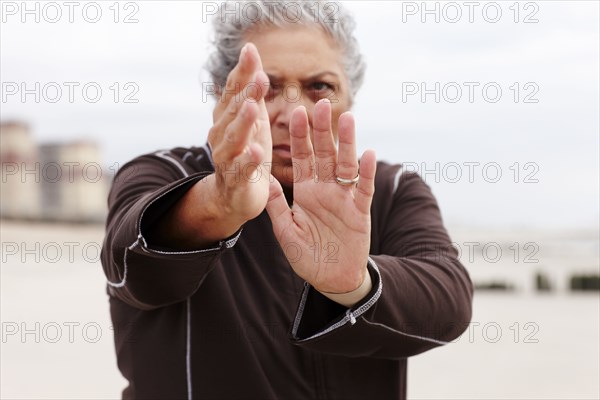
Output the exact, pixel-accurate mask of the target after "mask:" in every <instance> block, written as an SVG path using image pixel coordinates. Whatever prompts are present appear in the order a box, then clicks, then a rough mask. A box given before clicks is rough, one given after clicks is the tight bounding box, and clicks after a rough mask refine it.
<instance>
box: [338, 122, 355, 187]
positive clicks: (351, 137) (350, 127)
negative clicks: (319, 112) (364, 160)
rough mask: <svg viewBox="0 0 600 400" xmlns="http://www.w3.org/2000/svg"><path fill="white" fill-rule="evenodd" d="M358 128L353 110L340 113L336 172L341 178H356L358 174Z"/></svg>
mask: <svg viewBox="0 0 600 400" xmlns="http://www.w3.org/2000/svg"><path fill="white" fill-rule="evenodd" d="M355 132H356V129H355V123H354V117H353V116H352V113H351V112H345V113H343V114H342V115H340V119H339V122H338V137H339V145H338V155H337V171H336V174H337V176H339V177H340V178H344V179H354V178H355V177H356V175H357V174H358V159H357V158H356V134H355ZM350 187H351V186H350Z"/></svg>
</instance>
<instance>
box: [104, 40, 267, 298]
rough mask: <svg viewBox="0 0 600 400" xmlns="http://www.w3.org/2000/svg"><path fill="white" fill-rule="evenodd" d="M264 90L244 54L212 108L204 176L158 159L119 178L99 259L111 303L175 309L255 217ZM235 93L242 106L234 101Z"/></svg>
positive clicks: (261, 171) (261, 76) (256, 66)
mask: <svg viewBox="0 0 600 400" xmlns="http://www.w3.org/2000/svg"><path fill="white" fill-rule="evenodd" d="M265 87H268V78H267V76H266V75H265V73H264V71H262V64H261V61H260V57H259V55H258V52H257V50H256V48H255V47H254V46H253V45H251V44H247V45H246V46H245V47H244V49H242V51H241V53H240V61H239V63H238V65H237V66H236V67H235V68H234V69H233V70H232V72H231V73H230V74H229V77H228V80H227V89H228V90H226V91H224V92H223V95H222V97H221V99H220V100H219V101H218V102H217V105H216V107H215V111H214V121H215V122H214V125H213V127H212V128H211V130H210V132H209V134H208V142H209V144H210V148H211V149H212V154H208V153H207V154H205V155H206V157H207V158H208V157H211V156H212V163H211V164H212V165H211V167H210V168H205V171H204V172H202V173H194V172H195V171H197V170H198V169H193V168H192V169H189V166H186V165H185V163H184V162H183V160H182V159H176V158H174V157H173V154H169V153H166V154H165V152H158V153H156V154H155V155H153V156H148V157H141V158H139V159H136V160H135V161H134V162H132V163H129V164H127V165H126V166H125V167H124V168H123V170H121V171H120V172H119V174H118V175H117V177H116V180H115V183H114V184H113V187H112V190H111V195H110V198H109V209H110V210H109V217H108V221H107V235H106V239H105V242H104V246H103V249H102V264H103V267H104V270H105V273H106V276H107V278H108V285H109V292H110V294H111V295H114V296H116V297H118V298H120V299H121V300H123V301H125V302H126V303H128V304H129V305H132V306H134V307H138V308H142V309H150V308H155V307H160V306H164V305H167V304H171V303H174V302H178V301H182V300H184V299H185V298H187V297H189V296H190V295H192V294H193V293H194V291H195V290H196V289H197V288H198V286H199V285H200V284H201V282H202V281H203V279H204V277H205V276H206V274H208V273H209V272H210V270H211V268H212V266H213V265H214V260H215V259H216V257H217V256H218V254H220V251H221V250H224V249H226V248H228V247H231V246H233V244H234V243H235V241H236V240H237V235H238V234H239V231H240V228H241V226H242V225H243V224H244V223H245V222H246V221H248V220H250V219H253V218H255V217H256V216H258V215H259V214H260V213H261V212H262V211H263V210H264V208H265V204H266V201H267V198H268V195H269V178H270V174H269V172H267V168H266V163H267V162H269V161H270V160H271V151H272V144H271V135H270V129H269V117H268V113H267V110H266V107H265V103H264V94H266V90H261V89H260V88H265ZM247 88H248V89H247ZM246 89H247V90H246ZM236 90H237V92H239V91H241V90H245V91H244V94H245V96H247V98H245V99H244V100H243V101H240V96H236ZM206 151H207V152H208V150H206ZM183 158H185V156H183ZM190 174H193V175H190ZM182 175H183V176H182ZM188 175H189V176H188ZM236 233H237V234H236Z"/></svg>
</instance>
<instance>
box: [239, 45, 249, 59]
mask: <svg viewBox="0 0 600 400" xmlns="http://www.w3.org/2000/svg"><path fill="white" fill-rule="evenodd" d="M247 51H248V43H246V44H245V45H244V47H242V50H241V51H240V60H241V59H242V58H244V56H245V55H246V52H247Z"/></svg>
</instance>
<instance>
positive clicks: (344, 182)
mask: <svg viewBox="0 0 600 400" xmlns="http://www.w3.org/2000/svg"><path fill="white" fill-rule="evenodd" d="M335 181H336V182H337V183H339V184H340V185H342V186H351V185H356V184H357V183H358V175H356V177H355V178H353V179H344V178H340V177H339V176H336V177H335Z"/></svg>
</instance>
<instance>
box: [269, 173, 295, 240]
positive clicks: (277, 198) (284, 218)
mask: <svg viewBox="0 0 600 400" xmlns="http://www.w3.org/2000/svg"><path fill="white" fill-rule="evenodd" d="M267 213H268V214H269V218H270V219H271V223H272V225H273V233H275V237H276V238H277V240H280V239H281V235H282V233H283V232H285V230H286V229H287V228H288V227H290V226H292V224H293V223H294V219H293V217H292V210H291V209H290V207H289V206H288V203H287V200H286V199H285V196H284V194H283V189H282V187H281V184H280V183H279V181H278V180H277V179H275V178H274V177H273V176H271V184H270V185H269V200H268V201H267Z"/></svg>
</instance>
